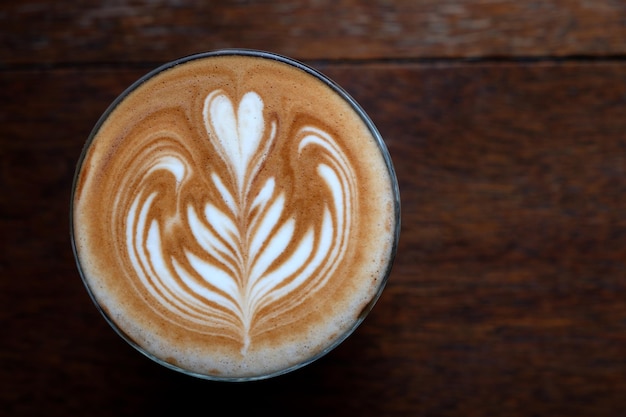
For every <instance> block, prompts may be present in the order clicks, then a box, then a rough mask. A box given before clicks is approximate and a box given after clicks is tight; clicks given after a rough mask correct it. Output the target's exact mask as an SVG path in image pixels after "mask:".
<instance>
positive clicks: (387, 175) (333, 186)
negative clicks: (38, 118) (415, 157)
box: [72, 51, 399, 380]
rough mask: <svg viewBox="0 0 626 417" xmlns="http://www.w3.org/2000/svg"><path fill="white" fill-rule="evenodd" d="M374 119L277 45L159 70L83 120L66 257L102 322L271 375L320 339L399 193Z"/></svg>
mask: <svg viewBox="0 0 626 417" xmlns="http://www.w3.org/2000/svg"><path fill="white" fill-rule="evenodd" d="M396 187H397V186H396V183H395V177H394V174H393V169H392V167H391V162H390V161H389V158H388V155H387V154H386V149H385V147H384V144H383V143H382V140H381V139H380V137H379V136H378V133H377V132H376V130H375V128H374V127H373V125H371V123H369V121H368V119H367V118H366V116H365V115H364V113H362V112H361V111H360V110H359V108H358V106H357V105H356V104H355V103H354V102H353V101H351V99H350V98H349V97H348V96H347V95H345V93H343V92H342V91H341V90H339V89H338V88H336V87H335V86H334V84H332V83H331V82H330V81H328V80H326V79H325V78H323V76H321V75H320V74H317V73H314V72H312V71H311V70H309V69H307V68H306V67H304V66H301V65H300V64H297V63H294V62H293V61H290V60H287V59H285V58H282V57H277V56H274V55H269V54H263V53H256V52H249V51H226V52H222V53H215V54H206V55H202V56H196V57H190V58H188V59H184V60H181V61H180V62H177V63H176V65H167V66H165V67H164V68H161V69H159V70H157V71H155V72H153V73H151V74H149V75H148V76H146V77H145V78H143V79H142V80H140V81H139V82H137V83H136V84H134V85H133V86H132V87H131V88H130V89H129V90H127V91H126V92H125V93H124V94H123V95H122V96H121V97H120V99H119V100H117V101H116V102H115V103H114V104H113V105H112V106H111V108H109V110H107V112H106V113H105V115H104V116H103V118H102V119H101V120H100V121H99V122H98V124H97V125H96V128H94V131H93V132H92V134H91V136H90V138H89V141H88V143H87V146H86V147H85V149H84V151H83V155H82V156H81V160H80V162H79V166H78V169H77V174H76V178H75V183H74V190H73V195H72V199H73V200H72V233H73V234H72V237H73V240H72V242H73V244H74V249H75V254H76V259H77V264H78V267H79V271H80V273H81V277H82V279H83V281H84V283H85V286H86V288H87V290H88V292H89V294H90V295H91V297H92V299H93V301H94V302H95V304H96V305H97V306H98V308H99V309H100V310H101V311H102V313H103V315H104V316H105V318H106V319H107V320H108V321H109V323H110V324H111V325H112V327H113V328H114V329H115V330H116V331H117V332H118V333H119V334H120V335H121V336H122V337H123V338H124V339H125V340H127V341H128V342H129V343H130V344H131V345H132V346H134V347H135V348H137V349H138V350H139V351H141V352H142V353H144V354H146V355H147V356H149V357H150V358H152V359H154V360H155V361H157V362H159V363H161V364H163V365H165V366H168V367H170V368H173V369H176V370H179V371H182V372H185V373H189V374H191V375H195V376H199V377H203V378H209V379H219V380H251V379H260V378H267V377H270V376H274V375H279V374H281V373H284V372H287V371H290V370H294V369H296V368H298V367H300V366H303V365H305V364H307V363H310V362H311V361H313V360H315V359H317V358H319V357H320V356H322V355H323V354H325V353H327V352H328V351H329V350H331V349H332V348H333V347H334V346H336V345H337V344H338V343H340V342H341V341H343V340H344V339H345V338H346V337H347V336H348V335H349V334H350V333H351V332H352V331H353V330H354V329H355V328H356V326H357V325H358V324H359V323H360V322H361V321H362V320H363V318H364V317H365V315H366V314H367V312H369V309H371V307H372V306H373V304H374V303H375V301H376V300H377V298H378V296H379V295H380V293H381V291H382V288H383V286H384V284H385V282H386V279H387V276H388V274H389V271H390V266H391V263H392V260H393V256H394V253H395V247H396V244H397V238H398V230H399V198H398V192H397V188H396Z"/></svg>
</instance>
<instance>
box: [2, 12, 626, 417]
mask: <svg viewBox="0 0 626 417" xmlns="http://www.w3.org/2000/svg"><path fill="white" fill-rule="evenodd" d="M197 3H202V4H199V5H198V4H197ZM204 3H206V4H204ZM625 22H626V2H623V1H611V0H600V1H586V0H579V1H574V0H572V1H565V0H555V1H538V0H530V1H526V2H520V1H512V0H510V1H505V0H499V1H498V0H492V1H478V0H456V1H454V0H447V1H435V0H412V1H399V0H392V1H382V0H378V1H372V2H361V1H342V0H333V1H315V2H313V1H311V2H299V1H277V2H247V1H228V2H225V1H224V2H220V1H215V2H193V1H188V0H178V1H174V0H162V1H156V0H155V1H124V0H120V1H114V2H96V1H94V0H82V1H77V2H71V3H70V2H54V1H51V0H48V1H45V0H22V1H19V2H18V1H5V2H3V3H2V5H0V45H1V48H0V185H1V188H0V236H1V240H0V242H1V243H2V247H1V252H0V274H1V278H0V279H1V280H0V320H1V322H0V323H1V327H0V328H1V329H2V330H1V333H0V334H1V337H0V415H7V416H27V415H28V416H31V415H32V416H39V415H47V416H68V415H89V416H99V415H102V416H122V415H148V414H155V413H156V414H157V415H163V414H164V413H177V414H176V415H180V410H181V409H182V411H188V412H191V411H193V410H199V411H200V412H202V413H209V412H211V408H212V407H219V408H221V409H223V408H222V407H223V406H227V407H229V406H233V407H235V408H236V411H250V410H253V409H252V408H250V407H251V406H257V407H258V408H257V409H256V411H255V412H256V413H258V414H259V415H266V414H268V413H272V414H273V415H276V414H278V415H285V416H292V415H303V416H318V415H328V416H330V415H337V416H353V415H354V416H619V415H624V413H626V411H625V410H626V24H625ZM222 47H247V48H259V49H264V50H270V51H274V52H278V53H282V54H286V55H289V56H292V57H294V58H298V59H302V60H304V61H305V62H307V63H309V64H311V65H312V66H314V67H316V68H317V69H319V70H321V71H322V72H324V73H326V74H327V75H328V76H330V77H331V78H333V79H335V80H336V81H337V82H338V83H339V84H341V85H342V86H343V87H344V88H345V89H346V90H348V92H349V93H350V94H352V95H353V96H354V97H355V98H356V99H357V101H359V102H360V103H361V104H362V106H363V107H364V108H365V110H366V111H367V112H368V113H369V114H370V116H371V118H372V119H373V120H374V122H375V123H376V125H377V126H378V128H379V130H380V131H381V133H382V135H383V137H384V138H385V141H386V143H387V145H388V147H389V150H390V153H391V155H392V158H393V161H394V164H395V168H396V171H397V175H398V179H399V183H400V190H401V196H402V221H403V223H402V235H401V239H400V245H399V248H398V254H397V258H396V262H395V265H394V269H393V272H392V275H391V277H390V281H389V284H388V286H387V288H386V290H385V292H384V293H383V296H382V297H381V299H380V301H379V302H378V304H377V305H376V306H375V308H374V310H373V311H372V313H371V315H370V316H369V317H368V318H367V319H366V321H365V322H364V323H363V325H362V326H361V327H359V329H358V330H357V331H356V333H355V334H354V335H353V336H352V337H351V338H350V339H348V340H347V341H346V342H344V343H343V344H342V345H341V346H339V347H338V348H337V349H336V350H334V351H333V352H331V353H330V354H329V355H327V356H326V357H324V358H322V359H320V360H319V361H317V362H315V363H313V364H311V365H309V366H307V367H305V368H304V369H301V370H299V371H297V372H294V373H292V374H288V375H285V376H282V377H278V378H276V379H273V380H268V381H262V382H256V383H249V384H224V383H214V382H208V381H203V380H198V379H194V378H190V377H186V376H183V375H179V374H177V373H174V372H172V371H169V370H167V369H164V368H161V367H160V366H158V365H156V364H154V363H152V362H151V361H149V360H148V359H146V358H144V357H143V356H141V355H140V354H139V353H137V352H135V351H134V350H133V349H132V348H130V347H129V346H128V345H126V344H125V342H123V341H122V340H121V339H120V338H119V337H118V336H117V335H116V334H115V333H114V332H113V331H112V330H111V329H110V328H109V327H108V326H107V325H106V323H105V322H104V320H103V319H102V318H101V316H100V315H99V313H98V312H97V311H96V309H95V307H94V306H93V305H92V303H91V301H90V299H89V297H88V296H87V294H86V292H85V290H84V288H83V285H82V283H81V281H80V278H79V275H78V273H77V271H76V267H75V263H74V260H73V256H72V252H71V247H70V241H69V230H68V229H69V226H68V208H69V199H70V186H71V182H72V176H73V174H74V167H75V163H76V161H77V158H78V155H79V153H80V151H81V148H82V146H83V143H84V142H85V139H86V137H87V135H88V134H89V132H90V130H91V128H92V127H93V125H94V124H95V122H96V121H97V119H98V117H99V116H100V114H101V113H102V112H103V111H104V110H105V109H106V107H107V106H108V105H109V104H110V102H111V101H112V100H113V99H114V98H115V97H116V96H117V95H118V94H119V93H121V92H122V91H123V90H124V89H125V88H126V87H127V86H128V85H129V84H130V83H132V82H133V81H134V80H135V79H137V78H138V77H140V76H141V75H143V74H144V73H146V72H147V71H149V70H151V69H152V68H153V67H154V66H156V65H159V64H161V63H163V62H165V61H167V60H170V59H174V58H177V57H180V56H184V55H187V54H190V53H193V52H200V51H206V50H213V49H217V48H222Z"/></svg>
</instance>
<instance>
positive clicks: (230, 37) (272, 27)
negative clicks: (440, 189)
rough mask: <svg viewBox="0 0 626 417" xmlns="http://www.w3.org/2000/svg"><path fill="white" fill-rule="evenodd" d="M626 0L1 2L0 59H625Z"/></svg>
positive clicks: (17, 62)
mask: <svg viewBox="0 0 626 417" xmlns="http://www.w3.org/2000/svg"><path fill="white" fill-rule="evenodd" d="M625 19H626V3H624V2H622V1H611V0H601V1H589V0H553V1H546V0H529V1H515V0H485V1H476V0H445V1H441V0H418V1H413V0H393V1H388V0H374V1H367V2H364V1H358V0H318V1H315V2H302V1H298V0H281V1H275V2H264V1H263V2H249V1H239V0H229V1H210V2H209V1H207V2H196V1H191V0H150V1H147V0H138V1H115V2H102V1H95V0H80V1H75V2H72V3H71V5H69V4H66V3H65V2H52V1H42V0H19V1H18V0H8V1H3V2H2V4H1V5H0V27H2V32H1V33H0V40H1V44H2V48H1V49H0V65H2V66H12V65H13V66H14V65H33V64H46V65H52V64H59V63H62V64H68V63H86V62H97V63H102V62H106V63H119V62H126V63H128V62H130V63H141V62H145V61H148V62H164V61H169V60H172V59H175V58H179V57H181V56H185V55H188V54H191V53H196V52H201V51H206V50H213V49H218V48H225V47H243V48H255V49H263V50H269V51H273V52H278V53H282V54H286V55H288V56H291V57H293V58H298V59H305V60H310V59H415V58H428V59H431V58H459V57H464V58H484V57H555V56H556V57H565V56H591V57H606V56H623V54H624V51H626V25H624V20H625Z"/></svg>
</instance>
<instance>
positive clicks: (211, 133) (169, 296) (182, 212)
mask: <svg viewBox="0 0 626 417" xmlns="http://www.w3.org/2000/svg"><path fill="white" fill-rule="evenodd" d="M203 118H204V122H205V127H206V130H207V138H208V142H209V143H210V144H211V145H212V147H213V148H214V150H215V152H216V153H217V154H218V155H219V157H220V158H221V159H222V161H223V162H224V164H225V166H226V167H227V172H226V173H225V172H223V171H222V172H219V173H218V172H217V170H213V171H211V172H210V174H209V175H210V176H209V178H210V180H209V181H206V183H205V184H206V186H207V187H213V191H212V194H211V195H213V196H215V197H216V198H217V199H218V200H215V199H214V200H210V199H209V200H207V201H206V202H205V203H204V205H203V206H202V207H195V206H194V204H193V203H192V202H191V201H192V200H189V199H185V198H182V196H181V195H179V194H180V193H184V192H185V191H184V185H185V182H186V181H187V180H188V179H189V178H191V177H192V175H193V174H194V172H193V169H194V167H195V165H194V164H193V162H192V161H191V160H189V155H188V154H185V153H180V154H176V153H171V154H168V155H165V156H161V157H159V158H156V160H155V161H153V163H152V164H151V165H150V166H149V167H148V168H147V169H145V171H144V174H143V178H142V179H141V181H140V186H139V187H138V188H139V192H138V193H137V194H136V197H135V199H134V201H133V203H132V204H131V205H130V209H129V211H128V212H127V214H126V226H125V227H126V229H125V233H126V235H125V236H126V245H127V248H128V254H129V258H130V260H131V262H132V265H133V268H134V269H135V272H136V274H137V276H138V277H139V279H140V282H141V284H142V285H143V286H144V287H145V288H146V289H147V290H148V293H149V294H150V295H151V296H152V297H153V298H154V300H155V301H156V302H157V303H159V304H160V305H161V307H162V308H165V309H168V310H169V311H171V312H173V313H174V314H175V315H177V316H179V317H180V318H181V319H182V320H183V321H187V322H189V323H193V324H194V325H197V326H199V327H198V328H201V329H203V330H202V331H206V332H218V331H219V332H224V331H225V330H224V329H229V330H228V331H227V335H230V337H231V338H234V339H237V340H238V341H240V342H241V345H242V351H243V352H245V351H246V349H247V348H248V347H249V344H250V343H254V339H253V336H254V335H255V334H256V333H255V332H256V330H255V329H258V328H262V325H263V324H264V323H267V322H268V321H269V320H271V319H272V318H273V317H276V316H277V315H278V314H281V313H284V312H288V311H289V310H290V309H291V308H292V307H294V306H296V305H297V304H298V303H300V302H301V301H302V297H307V296H310V295H311V294H313V293H315V291H316V290H317V289H319V288H321V287H323V286H324V285H326V283H327V282H328V280H329V279H330V277H331V276H332V274H333V272H334V271H335V270H336V268H337V266H338V265H339V263H340V262H341V259H342V257H343V256H344V254H345V252H346V247H347V239H348V236H349V233H350V227H351V221H352V218H351V216H352V212H353V210H354V208H353V207H352V201H354V195H355V193H356V187H355V184H354V183H353V179H352V178H353V173H352V167H351V165H350V163H349V161H348V159H347V158H346V156H345V155H344V153H343V152H342V150H341V148H340V147H339V146H338V144H337V143H336V141H335V140H334V139H333V137H332V136H331V135H329V134H328V133H326V132H325V131H323V130H321V129H319V128H316V127H312V126H308V127H305V128H303V129H301V130H300V131H299V132H298V133H297V134H296V136H295V137H294V138H290V142H289V143H293V146H295V147H297V149H296V150H297V151H298V155H300V157H301V158H303V157H304V154H305V150H307V149H311V148H314V149H315V151H316V152H318V153H320V154H321V155H323V158H321V159H320V161H322V162H320V163H319V164H318V166H317V169H316V171H314V172H315V174H316V175H317V176H318V180H319V183H320V184H322V187H324V188H325V189H326V192H325V194H324V195H327V196H329V197H328V199H327V200H326V201H320V202H319V203H320V204H322V207H323V209H322V210H321V212H320V213H322V215H321V217H322V218H321V219H317V220H315V221H312V220H311V219H309V218H307V217H306V216H305V215H302V214H300V215H298V214H297V213H296V212H288V210H289V209H288V207H289V205H288V201H289V198H290V196H288V195H285V191H284V190H283V189H282V188H281V187H279V185H280V181H281V178H279V177H267V178H264V179H262V180H261V179H259V178H257V173H258V171H259V169H260V168H259V167H260V166H261V165H262V164H263V162H264V161H265V159H266V157H267V151H268V149H270V147H271V146H272V143H273V141H274V140H275V137H276V123H275V122H273V121H269V123H266V121H265V120H264V113H263V101H262V99H261V97H259V96H258V95H257V94H256V93H254V92H248V93H246V94H245V95H244V96H243V97H242V98H241V100H240V102H239V105H238V107H237V109H235V106H234V105H233V102H232V101H231V99H230V98H229V97H228V96H227V95H226V93H225V92H223V91H221V90H217V91H215V92H213V93H211V94H209V95H208V96H207V98H206V99H205V102H204V108H203ZM185 155H187V156H185ZM163 173H165V174H167V175H169V176H168V177H167V178H171V179H172V180H173V181H174V182H175V187H172V188H173V189H175V193H176V194H175V197H174V198H177V201H178V203H177V204H178V205H177V206H176V209H175V210H174V211H172V212H169V217H168V218H167V219H165V218H164V217H163V216H162V215H161V216H158V215H156V214H154V213H161V211H159V210H160V209H159V203H160V202H161V201H162V200H163V199H168V198H172V194H171V191H169V192H168V191H164V189H161V188H157V189H152V188H150V187H148V184H150V181H149V179H150V177H152V176H154V175H160V174H163ZM255 181H257V182H259V184H257V185H256V186H255ZM260 181H263V182H260ZM144 184H145V186H144ZM251 190H256V191H255V192H254V193H252V192H251ZM171 225H183V226H180V227H178V229H177V227H176V226H171ZM176 230H188V237H187V238H186V239H187V240H184V241H180V242H179V240H180V239H176V238H175V236H176V235H175V233H177V232H176ZM296 230H299V231H300V232H299V233H296ZM166 242H167V243H166ZM172 242H179V243H178V245H179V246H178V250H168V245H171V244H172ZM295 294H298V295H297V296H295ZM272 306H274V307H276V308H269V309H267V307H272ZM262 310H263V311H265V312H266V313H265V315H261V314H260V312H261V311H262Z"/></svg>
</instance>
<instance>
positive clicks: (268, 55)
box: [69, 48, 401, 382]
mask: <svg viewBox="0 0 626 417" xmlns="http://www.w3.org/2000/svg"><path fill="white" fill-rule="evenodd" d="M221 56H247V57H253V58H262V59H270V60H274V61H278V62H281V63H284V64H287V65H290V66H292V67H294V68H297V69H299V70H302V71H304V72H305V73H307V74H309V75H311V76H313V77H315V78H317V79H318V80H320V81H322V82H323V83H324V84H326V85H327V86H328V87H329V88H330V89H331V90H332V91H333V92H334V93H335V94H338V95H339V96H340V97H341V98H342V99H343V100H345V101H346V102H347V103H348V104H349V105H350V107H351V108H352V109H353V110H354V111H355V112H356V113H357V114H358V116H359V117H360V118H361V120H362V121H363V122H364V123H365V125H366V126H367V129H368V130H369V132H370V134H371V135H372V137H373V138H374V139H375V141H376V144H377V147H378V149H379V151H380V154H381V156H382V157H383V159H384V162H385V166H386V168H387V172H388V175H389V179H390V182H391V191H392V195H393V204H394V207H393V211H394V213H393V218H394V220H395V225H394V229H393V231H392V235H393V240H392V245H391V250H390V256H389V260H388V263H387V265H386V271H385V273H384V274H383V275H381V280H380V283H379V284H378V286H377V289H376V292H375V294H374V296H373V297H372V299H371V300H370V301H369V302H368V304H367V305H366V306H365V307H364V308H363V309H362V310H361V313H360V314H359V316H358V318H357V320H355V321H354V323H352V325H351V326H350V327H349V328H348V329H346V331H345V332H344V333H342V334H341V335H340V336H338V337H337V338H336V339H335V340H334V341H333V342H332V343H331V344H329V345H328V346H327V347H325V348H324V349H322V350H320V351H319V352H317V353H316V354H315V355H312V356H311V357H309V358H307V359H305V360H303V361H300V362H298V363H296V364H294V365H290V366H288V367H286V368H283V369H279V370H277V371H273V372H268V373H264V374H260V375H253V376H241V377H240V376H217V375H209V374H204V373H198V372H194V371H190V370H188V369H185V368H182V367H179V366H176V365H173V364H171V363H169V362H167V361H165V360H163V359H161V358H158V357H156V356H155V355H153V354H152V353H151V352H149V351H148V350H147V349H146V348H144V347H142V346H140V345H139V344H138V343H137V342H135V341H134V340H133V339H132V338H131V337H130V336H129V335H127V334H126V333H125V332H124V331H123V330H121V329H120V327H119V326H118V325H117V324H116V322H115V320H113V319H112V318H111V317H110V316H109V315H108V314H107V313H106V312H105V311H104V309H103V308H102V307H101V305H100V303H99V302H98V300H97V299H96V297H95V295H94V293H93V291H92V289H91V287H90V285H89V283H88V281H87V279H86V278H85V275H84V272H83V269H82V266H81V262H80V260H79V256H78V249H77V245H76V236H75V230H74V201H75V194H76V186H77V183H78V179H79V177H80V173H81V171H82V166H83V162H84V159H85V157H86V155H87V152H88V150H89V148H90V146H91V144H92V143H93V141H94V139H95V137H96V136H97V133H98V132H99V130H100V128H101V127H102V124H103V123H104V122H105V121H106V120H107V119H108V118H109V116H110V115H111V113H112V112H113V111H114V110H115V108H116V107H117V106H118V105H119V104H120V103H121V102H122V101H124V100H125V99H126V97H128V95H129V94H131V93H132V92H133V91H134V90H136V89H137V88H138V87H139V86H141V85H142V84H143V83H145V82H146V81H148V80H150V79H152V78H153V77H155V76H157V75H158V74H160V73H162V72H164V71H167V70H169V69H172V68H174V67H176V66H178V65H183V64H185V63H188V62H191V61H195V60H202V59H210V58H214V57H221ZM69 217H70V219H69V220H70V221H69V225H70V242H71V246H72V252H73V255H74V260H75V263H76V267H77V269H78V272H79V275H80V278H81V281H82V282H83V285H84V287H85V289H86V291H87V293H88V295H89V297H90V298H91V301H92V303H93V304H94V305H95V307H96V309H97V310H98V311H99V312H100V314H101V315H102V316H103V317H104V319H105V321H106V322H107V323H108V324H109V326H110V327H111V328H112V329H113V330H114V331H115V332H116V333H117V334H118V336H120V337H121V338H122V339H123V340H125V341H126V343H128V344H129V345H130V346H132V347H133V348H134V349H135V350H137V351H138V352H140V353H141V354H143V355H144V356H146V357H147V358H149V359H151V360H152V361H154V362H156V363H158V364H160V365H161V366H164V367H165V368H169V369H171V370H174V371H177V372H179V373H182V374H186V375H189V376H192V377H196V378H199V379H205V380H211V381H224V382H246V381H258V380H264V379H269V378H273V377H276V376H279V375H283V374H287V373H290V372H292V371H295V370H297V369H300V368H302V367H304V366H306V365H309V364H311V363H312V362H314V361H316V360H318V359H320V358H322V357H323V356H325V355H327V354H328V353H329V352H331V351H332V350H334V349H335V348H336V347H337V346H339V345H340V344H341V343H343V342H344V341H345V340H346V339H347V338H348V337H349V336H350V335H352V334H353V333H354V331H355V330H356V329H357V328H358V327H359V326H360V324H361V323H362V322H363V320H365V318H366V317H367V315H368V314H369V313H370V311H371V310H372V308H373V307H374V305H375V304H376V303H377V301H378V299H379V298H380V296H381V295H382V292H383V290H384V288H385V287H386V284H387V281H388V280H389V276H390V274H391V269H392V266H393V264H394V260H395V257H396V253H397V249H398V242H399V237H400V226H401V208H400V190H399V185H398V179H397V176H396V172H395V169H394V166H393V162H392V160H391V155H390V154H389V150H388V148H387V145H386V144H385V142H384V140H383V138H382V135H381V134H380V132H379V131H378V129H377V128H376V126H375V125H374V122H373V121H372V120H371V119H370V117H369V116H368V114H367V113H366V112H365V110H364V109H363V108H362V107H361V106H360V105H359V103H358V102H357V101H356V100H355V99H354V98H353V97H352V96H351V95H350V94H349V93H348V92H347V91H346V90H345V89H343V88H342V87H341V86H340V85H339V84H337V83H336V82H335V81H333V80H332V79H330V78H329V77H327V76H326V75H325V74H323V73H322V72H320V71H318V70H317V69H315V68H313V67H311V66H309V65H307V64H305V63H303V62H300V61H298V60H296V59H293V58H289V57H287V56H285V55H281V54H277V53H274V52H268V51H262V50H256V49H246V48H228V49H217V50H213V51H207V52H199V53H195V54H191V55H187V56H183V57H181V58H177V59H174V60H171V61H169V62H166V63H164V64H162V65H159V66H157V67H156V68H154V69H152V70H150V71H148V72H147V73H145V74H144V75H143V76H141V77H140V78H138V79H137V80H136V81H135V82H133V83H132V84H131V85H130V86H128V87H127V88H126V89H125V90H124V91H122V92H121V93H120V94H119V95H118V96H117V97H116V98H115V99H114V100H113V101H112V102H111V104H110V105H109V106H108V107H107V109H106V110H105V111H104V112H103V113H102V115H101V116H100V118H99V119H98V121H97V122H96V124H95V125H94V127H93V128H92V130H91V132H90V134H89V135H88V137H87V140H86V141H85V144H84V145H83V148H82V151H81V153H80V156H79V158H78V161H77V163H76V169H75V172H74V177H73V181H72V188H71V196H70V210H69Z"/></svg>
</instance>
